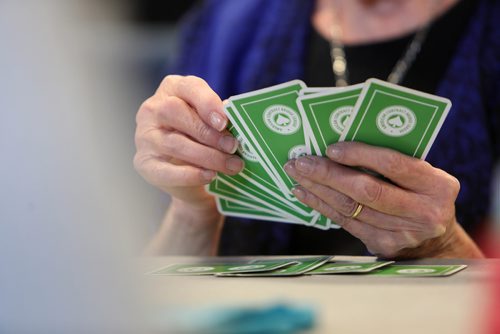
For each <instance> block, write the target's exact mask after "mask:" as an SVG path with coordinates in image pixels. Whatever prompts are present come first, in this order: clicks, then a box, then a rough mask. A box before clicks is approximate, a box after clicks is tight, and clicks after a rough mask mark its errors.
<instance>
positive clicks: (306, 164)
mask: <svg viewBox="0 0 500 334" xmlns="http://www.w3.org/2000/svg"><path fill="white" fill-rule="evenodd" d="M295 167H297V169H298V170H299V172H301V173H302V174H309V173H311V172H312V171H313V169H314V161H313V160H312V159H311V158H309V157H301V158H298V159H297V160H296V162H295Z"/></svg>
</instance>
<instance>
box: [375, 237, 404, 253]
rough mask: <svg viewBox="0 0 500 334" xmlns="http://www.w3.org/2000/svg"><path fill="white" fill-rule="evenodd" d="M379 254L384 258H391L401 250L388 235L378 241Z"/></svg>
mask: <svg viewBox="0 0 500 334" xmlns="http://www.w3.org/2000/svg"><path fill="white" fill-rule="evenodd" d="M378 245H379V247H378V248H379V252H380V254H382V255H384V256H385V257H388V258H391V257H395V256H396V254H398V252H399V251H400V250H401V247H400V246H399V245H398V243H397V242H396V240H395V239H394V237H392V236H390V235H385V236H383V237H381V238H380V239H379V242H378Z"/></svg>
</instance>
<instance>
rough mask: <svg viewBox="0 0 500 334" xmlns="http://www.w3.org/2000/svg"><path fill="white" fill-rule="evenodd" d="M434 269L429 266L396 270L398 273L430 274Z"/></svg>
mask: <svg viewBox="0 0 500 334" xmlns="http://www.w3.org/2000/svg"><path fill="white" fill-rule="evenodd" d="M435 271H436V269H431V268H415V269H399V270H398V271H396V272H397V273H398V274H430V273H433V272H435Z"/></svg>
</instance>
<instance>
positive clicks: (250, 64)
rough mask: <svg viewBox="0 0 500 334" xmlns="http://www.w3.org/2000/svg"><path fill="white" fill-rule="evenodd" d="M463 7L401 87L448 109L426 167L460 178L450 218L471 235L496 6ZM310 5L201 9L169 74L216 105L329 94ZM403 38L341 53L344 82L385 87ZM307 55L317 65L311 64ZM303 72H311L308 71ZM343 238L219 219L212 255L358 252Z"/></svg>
mask: <svg viewBox="0 0 500 334" xmlns="http://www.w3.org/2000/svg"><path fill="white" fill-rule="evenodd" d="M464 1H467V3H463V4H460V5H458V6H457V7H455V8H454V9H452V10H451V11H449V12H448V13H447V14H446V15H445V16H443V17H442V18H440V19H439V21H438V22H436V23H435V24H434V26H433V28H432V30H431V31H430V33H429V36H428V40H427V41H426V45H424V49H423V50H422V51H421V53H420V54H419V56H418V58H417V60H416V63H415V64H414V65H413V66H412V68H411V69H410V71H409V73H408V74H407V77H406V80H404V81H403V85H406V86H409V87H413V88H416V89H419V90H422V91H427V92H430V93H435V94H437V95H440V96H444V97H447V98H449V99H450V100H451V101H452V103H453V107H452V109H451V111H450V113H449V115H448V117H447V120H446V122H445V123H444V124H443V127H442V128H441V132H440V134H439V135H438V137H437V138H436V140H435V142H434V145H433V148H432V149H431V151H430V152H429V154H428V156H427V160H428V161H429V162H430V163H431V164H432V165H433V166H436V167H438V168H441V169H443V170H445V171H447V172H448V173H450V174H452V175H454V176H456V177H457V178H458V179H459V181H460V183H461V191H460V194H459V196H458V198H457V201H456V208H457V219H458V221H459V222H460V223H461V224H462V225H463V226H464V228H465V229H466V230H467V231H469V232H471V233H472V234H473V235H474V233H475V232H476V231H477V230H478V229H479V228H480V227H481V223H482V222H483V221H484V218H485V217H486V216H487V215H488V212H489V204H490V192H491V174H492V169H493V166H494V163H495V161H497V160H498V157H499V155H500V144H499V143H500V140H499V137H498V134H499V133H500V131H497V130H498V129H499V127H500V122H499V106H500V94H499V92H500V80H499V79H500V61H499V55H500V29H499V28H500V27H499V25H498V22H499V21H500V6H499V2H498V1H494V0H478V1H474V0H464ZM313 4H314V1H310V0H239V1H234V0H207V1H205V2H204V3H203V5H202V6H201V7H200V9H199V11H197V12H195V13H193V14H192V15H191V16H190V17H189V18H188V19H187V21H186V25H185V29H184V34H183V36H184V38H183V50H182V52H181V57H180V58H179V66H178V68H177V70H176V72H177V73H180V74H192V75H198V76H200V77H203V78H204V79H205V80H207V82H208V83H209V84H210V85H211V87H212V88H214V90H215V91H216V92H217V93H218V94H219V95H220V96H221V97H222V98H227V97H228V96H230V95H234V94H239V93H243V92H247V91H251V90H254V89H258V88H262V87H266V86H270V85H273V84H278V83H282V82H285V81H288V80H292V79H296V78H302V79H305V81H306V82H307V84H309V85H314V86H330V85H332V83H333V77H331V74H330V73H331V65H330V62H329V58H328V54H329V52H328V45H327V43H326V41H324V40H323V41H322V40H321V38H320V37H319V36H317V35H315V34H314V31H311V25H310V17H311V13H312V10H313ZM466 14H469V18H467V15H466ZM318 38H319V39H318ZM410 38H411V36H406V39H405V37H403V38H401V39H396V40H393V41H388V42H387V43H377V44H375V45H364V46H356V47H348V48H347V59H348V66H349V70H350V78H351V82H352V83H354V82H359V81H363V80H364V79H365V78H366V77H372V76H374V77H379V78H383V79H385V78H386V77H387V75H388V73H389V72H390V70H391V69H392V67H393V66H394V64H395V62H396V60H397V59H398V58H399V57H400V55H401V54H402V52H403V49H404V48H405V46H406V44H407V42H408V41H409V39H410ZM315 48H318V51H314V49H315ZM368 49H369V50H370V51H369V52H368V51H366V50H368ZM321 50H323V51H321ZM315 54H316V55H317V56H318V57H320V59H319V60H318V61H313V60H311V59H312V57H313V56H314V55H315ZM321 58H322V60H321ZM367 58H368V60H367ZM308 59H309V60H308ZM308 64H309V66H308ZM311 64H315V65H318V66H320V67H319V68H318V69H317V70H313V68H312V66H310V65H311ZM321 64H324V65H321ZM371 65H373V66H371ZM323 75H325V76H326V77H322V76H323ZM328 76H330V77H328ZM342 234H345V235H347V233H345V232H344V231H342V230H333V231H328V232H323V231H319V230H318V231H316V230H315V229H314V228H306V227H298V226H295V225H290V224H282V223H272V222H262V221H253V220H249V219H234V218H228V219H227V223H226V224H225V226H224V231H223V234H222V239H221V245H220V253H221V254H298V253H302V254H305V253H309V254H312V253H317V252H319V253H335V254H345V253H349V254H360V253H362V252H364V248H363V247H360V246H359V242H357V241H356V240H355V239H354V238H352V239H351V240H350V241H349V238H348V237H345V238H347V239H345V240H347V241H345V242H344V243H342V242H341V240H343V239H342V238H344V237H343V236H342Z"/></svg>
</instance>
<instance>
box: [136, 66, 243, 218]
mask: <svg viewBox="0 0 500 334" xmlns="http://www.w3.org/2000/svg"><path fill="white" fill-rule="evenodd" d="M136 120H137V130H136V134H135V143H136V147H137V153H136V155H135V158H134V166H135V168H136V169H137V171H138V172H139V173H140V174H141V175H142V176H143V177H144V178H145V179H146V180H147V181H148V182H149V183H151V184H152V185H154V186H156V187H158V188H160V189H162V190H163V191H165V192H167V193H169V194H170V195H171V196H172V197H173V199H174V202H175V201H181V202H184V204H186V203H187V204H189V205H190V206H191V207H193V208H214V207H215V206H214V205H213V203H214V200H213V198H212V196H210V195H208V194H207V193H206V192H205V190H204V188H203V185H205V184H208V183H210V182H211V181H212V180H213V179H214V178H215V176H216V172H223V173H225V174H231V175H232V174H236V173H238V172H239V171H240V170H241V169H242V168H243V161H242V160H241V159H240V158H239V157H238V156H236V155H233V154H234V152H235V151H236V149H237V147H238V141H237V140H236V139H235V138H234V137H233V136H232V135H231V134H230V133H229V132H228V131H226V130H225V128H226V125H227V118H226V116H225V114H224V112H223V107H222V101H221V99H220V98H219V96H217V94H216V93H215V92H214V91H213V90H212V89H211V88H210V87H209V86H208V84H207V83H206V82H205V81H204V80H202V79H200V78H197V77H193V76H187V77H182V76H177V75H171V76H167V77H166V78H165V79H164V80H163V82H162V83H161V85H160V87H159V88H158V90H157V91H156V93H155V94H154V96H152V97H151V98H149V99H148V100H146V101H145V102H144V103H143V104H142V106H141V107H140V109H139V111H138V113H137V118H136Z"/></svg>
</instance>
